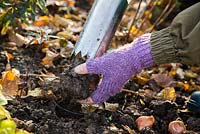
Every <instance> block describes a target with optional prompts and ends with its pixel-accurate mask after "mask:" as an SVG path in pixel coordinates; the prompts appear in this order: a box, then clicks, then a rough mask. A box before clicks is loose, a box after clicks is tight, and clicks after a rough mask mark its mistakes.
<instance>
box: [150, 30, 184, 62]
mask: <svg viewBox="0 0 200 134" xmlns="http://www.w3.org/2000/svg"><path fill="white" fill-rule="evenodd" d="M150 41H151V52H152V55H153V59H154V62H155V63H156V64H164V63H176V62H180V59H179V58H178V57H177V56H176V53H177V49H176V48H175V41H174V39H173V37H172V35H171V34H170V27H168V28H165V29H163V30H160V31H156V32H153V33H152V34H151V40H150Z"/></svg>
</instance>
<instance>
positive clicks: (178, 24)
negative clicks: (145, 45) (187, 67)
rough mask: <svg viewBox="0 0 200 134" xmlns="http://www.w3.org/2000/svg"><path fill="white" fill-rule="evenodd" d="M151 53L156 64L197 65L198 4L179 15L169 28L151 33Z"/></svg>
mask: <svg viewBox="0 0 200 134" xmlns="http://www.w3.org/2000/svg"><path fill="white" fill-rule="evenodd" d="M151 52H152V55H153V59H154V62H155V63H156V64H162V63H172V62H174V63H177V62H178V63H184V64H199V63H200V3H197V4H195V5H194V6H192V7H190V8H188V9H186V10H184V11H182V12H181V13H179V14H178V15H177V16H176V17H175V18H174V20H173V22H172V24H171V25H170V26H169V27H167V28H165V29H163V30H160V31H156V32H153V33H152V35H151Z"/></svg>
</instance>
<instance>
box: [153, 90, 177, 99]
mask: <svg viewBox="0 0 200 134" xmlns="http://www.w3.org/2000/svg"><path fill="white" fill-rule="evenodd" d="M157 96H158V97H160V98H161V99H164V100H175V99H176V92H175V89H174V88H173V87H166V88H164V89H163V90H162V91H160V92H159V93H158V94H157Z"/></svg>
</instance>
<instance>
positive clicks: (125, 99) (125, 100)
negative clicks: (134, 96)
mask: <svg viewBox="0 0 200 134" xmlns="http://www.w3.org/2000/svg"><path fill="white" fill-rule="evenodd" d="M126 104H127V94H125V98H124V104H123V106H122V111H123V110H124V109H125V106H126Z"/></svg>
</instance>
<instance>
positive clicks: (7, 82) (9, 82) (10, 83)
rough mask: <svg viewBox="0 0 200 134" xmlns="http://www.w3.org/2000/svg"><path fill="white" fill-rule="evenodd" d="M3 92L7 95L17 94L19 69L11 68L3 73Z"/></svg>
mask: <svg viewBox="0 0 200 134" xmlns="http://www.w3.org/2000/svg"><path fill="white" fill-rule="evenodd" d="M2 74H3V75H2V87H3V89H2V93H3V94H4V95H5V97H7V96H8V97H11V96H14V95H17V91H18V83H19V76H20V72H19V70H17V69H14V68H13V69H11V70H8V71H5V72H3V73H2Z"/></svg>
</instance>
